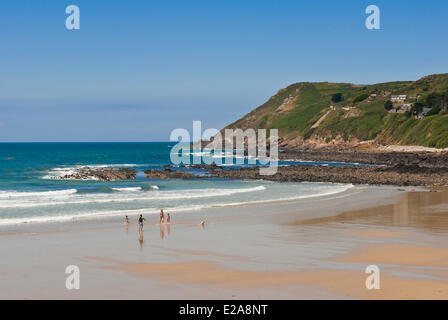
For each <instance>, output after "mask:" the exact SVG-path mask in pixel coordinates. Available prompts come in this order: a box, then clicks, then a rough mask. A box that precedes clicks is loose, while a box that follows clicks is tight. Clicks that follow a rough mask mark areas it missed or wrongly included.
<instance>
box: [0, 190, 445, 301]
mask: <svg viewBox="0 0 448 320" xmlns="http://www.w3.org/2000/svg"><path fill="white" fill-rule="evenodd" d="M447 196H448V192H447V191H444V190H439V191H438V192H429V190H417V189H414V190H413V189H411V188H408V189H402V188H396V187H365V186H356V187H355V188H352V189H350V190H348V191H345V192H343V193H340V194H337V195H332V196H325V197H320V198H312V199H304V200H295V201H293V202H282V203H267V204H258V205H247V206H235V207H226V208H212V209H207V210H197V211H191V212H182V213H178V214H176V213H175V212H173V213H172V223H171V224H170V225H163V226H160V225H159V224H157V221H156V219H157V218H156V216H148V218H149V219H148V221H147V223H146V225H145V228H144V237H143V239H141V238H139V236H138V233H137V224H136V217H131V223H130V225H129V226H127V227H126V226H125V225H124V224H123V221H121V220H117V219H110V220H104V219H103V220H79V221H74V222H72V223H53V224H29V225H22V226H15V227H12V226H11V227H3V228H2V230H1V231H0V239H1V240H0V255H1V257H2V263H1V265H0V298H1V299H17V298H18V299H103V298H105V299H448V244H447V243H446V236H447V233H448V216H447V214H448V200H447V199H448V197H447ZM202 220H204V221H205V225H204V226H203V227H201V226H200V225H199V223H200V221H202ZM372 264H374V265H377V266H378V267H379V268H380V285H381V287H380V289H379V290H368V289H366V286H365V281H366V278H367V276H368V274H366V273H365V269H366V267H367V266H368V265H372ZM68 265H76V266H79V268H80V289H79V290H67V289H66V287H65V280H66V277H67V276H68V275H67V274H65V269H66V267H67V266H68Z"/></svg>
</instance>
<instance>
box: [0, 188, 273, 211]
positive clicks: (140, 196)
mask: <svg viewBox="0 0 448 320" xmlns="http://www.w3.org/2000/svg"><path fill="white" fill-rule="evenodd" d="M152 187H153V189H154V190H153V191H152V192H141V193H140V192H139V193H135V192H134V193H133V194H132V195H133V197H129V194H127V193H123V194H121V192H118V193H117V194H107V193H105V194H98V193H97V194H83V195H77V194H76V193H74V194H72V196H71V197H70V198H68V199H57V198H56V199H55V198H54V197H52V196H48V195H47V197H46V198H44V197H43V195H42V192H41V193H39V192H38V193H37V194H36V198H35V199H28V201H11V200H4V201H0V208H30V207H46V206H64V205H76V204H81V205H83V204H89V203H110V202H117V203H120V202H133V201H147V200H181V199H194V198H210V197H223V196H229V195H233V194H238V193H247V192H256V191H263V190H265V189H266V187H264V186H256V187H250V188H231V189H216V188H205V189H187V190H170V191H160V190H157V188H158V187H157V186H152ZM155 187H157V188H155ZM139 188H140V187H139ZM73 190H76V189H73ZM120 194H121V195H120ZM42 200H52V201H51V202H50V201H42ZM61 200H63V201H61Z"/></svg>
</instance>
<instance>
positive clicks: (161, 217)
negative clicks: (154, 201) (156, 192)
mask: <svg viewBox="0 0 448 320" xmlns="http://www.w3.org/2000/svg"><path fill="white" fill-rule="evenodd" d="M164 220H165V217H164V215H163V209H160V223H163V222H164Z"/></svg>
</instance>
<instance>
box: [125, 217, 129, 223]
mask: <svg viewBox="0 0 448 320" xmlns="http://www.w3.org/2000/svg"><path fill="white" fill-rule="evenodd" d="M124 223H125V224H129V217H128V216H125V217H124Z"/></svg>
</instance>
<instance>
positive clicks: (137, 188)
mask: <svg viewBox="0 0 448 320" xmlns="http://www.w3.org/2000/svg"><path fill="white" fill-rule="evenodd" d="M112 190H115V191H123V192H135V191H142V187H126V188H112Z"/></svg>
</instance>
